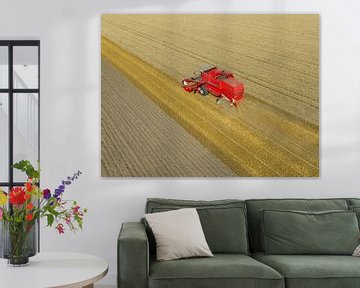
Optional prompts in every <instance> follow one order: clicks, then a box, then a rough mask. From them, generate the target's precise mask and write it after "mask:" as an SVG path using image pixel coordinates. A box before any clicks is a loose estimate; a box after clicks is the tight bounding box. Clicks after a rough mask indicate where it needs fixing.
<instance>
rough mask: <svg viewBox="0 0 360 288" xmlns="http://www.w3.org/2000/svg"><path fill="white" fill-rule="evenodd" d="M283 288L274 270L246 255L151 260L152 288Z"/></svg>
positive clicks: (280, 279) (150, 276)
mask: <svg viewBox="0 0 360 288" xmlns="http://www.w3.org/2000/svg"><path fill="white" fill-rule="evenodd" d="M165 287H166V288H168V287H171V288H184V287H186V288H212V287H214V288H219V287H222V288H234V287H256V288H267V287H269V288H284V287H285V284H284V279H283V277H282V276H281V275H280V274H279V273H278V272H277V271H275V270H274V269H272V268H270V267H268V266H266V265H264V264H262V263H260V262H258V261H256V260H254V259H252V258H251V257H249V256H246V255H235V254H215V255H214V257H211V258H207V259H204V258H193V259H182V260H175V261H166V262H157V261H155V260H152V261H150V274H149V288H165Z"/></svg>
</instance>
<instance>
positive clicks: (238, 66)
mask: <svg viewBox="0 0 360 288" xmlns="http://www.w3.org/2000/svg"><path fill="white" fill-rule="evenodd" d="M101 22H102V28H101V29H102V31H101V95H102V96H101V113H102V115H101V121H102V123H101V129H102V130H101V174H102V176H103V177H318V176H319V15H317V14H212V15H210V14H201V15H197V14H188V15H183V14H161V15H155V14H147V15H139V14H136V15H135V14H132V15H125V14H106V15H102V19H101Z"/></svg>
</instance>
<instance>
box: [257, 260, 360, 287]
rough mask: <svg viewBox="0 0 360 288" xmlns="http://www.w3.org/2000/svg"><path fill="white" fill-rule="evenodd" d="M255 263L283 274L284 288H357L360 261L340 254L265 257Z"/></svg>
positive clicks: (359, 277)
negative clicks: (258, 262)
mask: <svg viewBox="0 0 360 288" xmlns="http://www.w3.org/2000/svg"><path fill="white" fill-rule="evenodd" d="M252 257H254V258H255V259H256V260H258V261H261V262H262V263H264V264H266V265H268V266H270V267H272V268H274V269H275V270H276V271H278V272H279V273H280V274H282V275H284V277H285V283H286V288H304V287H306V288H318V287H326V288H340V287H341V288H358V287H360V258H359V257H353V256H342V255H265V254H264V253H255V254H253V255H252Z"/></svg>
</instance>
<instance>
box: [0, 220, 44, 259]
mask: <svg viewBox="0 0 360 288" xmlns="http://www.w3.org/2000/svg"><path fill="white" fill-rule="evenodd" d="M0 225H1V229H0V231H1V232H0V233H1V242H0V257H1V258H4V259H8V265H9V266H25V265H28V263H29V257H31V256H34V255H36V251H37V245H36V243H37V241H36V240H37V237H36V235H37V232H36V230H37V223H36V222H35V224H34V225H32V226H31V227H30V226H29V223H28V222H24V221H22V222H8V221H0Z"/></svg>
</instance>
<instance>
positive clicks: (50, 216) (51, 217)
mask: <svg viewBox="0 0 360 288" xmlns="http://www.w3.org/2000/svg"><path fill="white" fill-rule="evenodd" d="M47 222H48V223H47V224H48V226H50V227H51V225H52V224H53V223H54V216H53V215H51V214H48V215H47Z"/></svg>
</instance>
